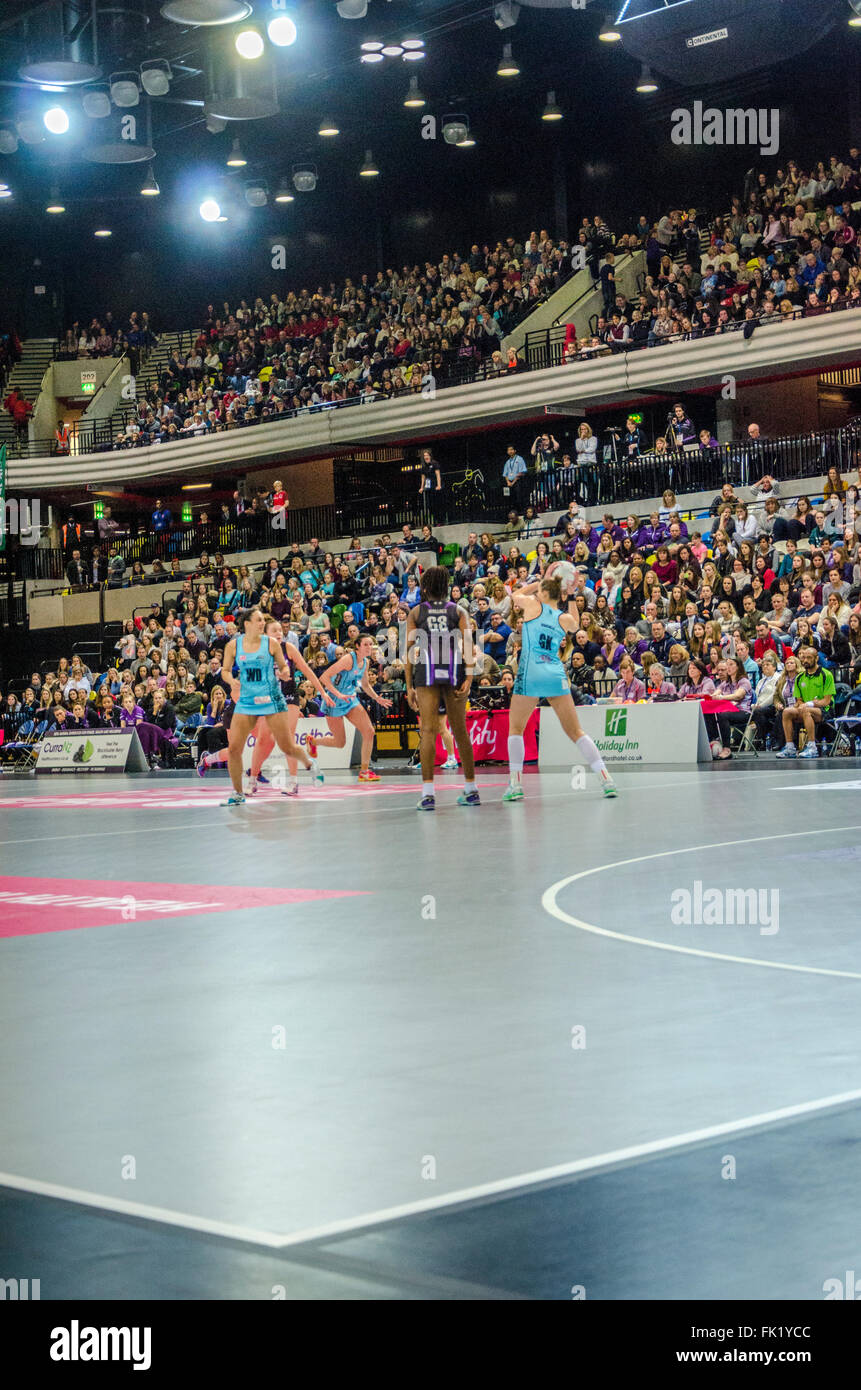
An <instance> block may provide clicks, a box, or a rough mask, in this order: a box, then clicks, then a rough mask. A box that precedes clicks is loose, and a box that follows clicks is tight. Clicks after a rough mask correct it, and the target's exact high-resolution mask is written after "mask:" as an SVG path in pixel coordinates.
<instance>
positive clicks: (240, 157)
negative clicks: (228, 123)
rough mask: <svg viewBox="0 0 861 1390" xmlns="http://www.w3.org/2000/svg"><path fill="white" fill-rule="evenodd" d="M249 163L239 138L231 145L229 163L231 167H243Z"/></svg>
mask: <svg viewBox="0 0 861 1390" xmlns="http://www.w3.org/2000/svg"><path fill="white" fill-rule="evenodd" d="M247 163H248V160H247V159H246V158H245V155H244V154H243V153H242V150H241V148H240V145H239V141H238V140H234V142H233V144H232V145H231V147H230V154H229V155H228V156H227V164H228V168H230V169H242V168H244V167H245V165H246V164H247Z"/></svg>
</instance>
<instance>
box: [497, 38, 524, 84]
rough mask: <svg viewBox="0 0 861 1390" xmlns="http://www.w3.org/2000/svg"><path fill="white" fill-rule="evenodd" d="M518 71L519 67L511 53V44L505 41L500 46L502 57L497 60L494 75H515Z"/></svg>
mask: <svg viewBox="0 0 861 1390" xmlns="http://www.w3.org/2000/svg"><path fill="white" fill-rule="evenodd" d="M519 72H520V67H519V65H518V63H517V61H516V60H515V58H514V57H513V55H512V52H511V44H510V43H506V44H504V45H503V48H502V57H501V58H500V60H499V67H498V68H497V69H496V75H497V77H516V76H517V74H518V73H519Z"/></svg>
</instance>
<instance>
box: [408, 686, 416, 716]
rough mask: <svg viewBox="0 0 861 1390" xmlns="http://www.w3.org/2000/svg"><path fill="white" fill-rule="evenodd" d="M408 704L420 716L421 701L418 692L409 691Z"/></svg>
mask: <svg viewBox="0 0 861 1390" xmlns="http://www.w3.org/2000/svg"><path fill="white" fill-rule="evenodd" d="M407 704H408V705H409V707H410V709H412V710H415V712H416V714H418V712H419V701H418V696H417V695H416V692H415V690H413V689H410V690H408V691H407Z"/></svg>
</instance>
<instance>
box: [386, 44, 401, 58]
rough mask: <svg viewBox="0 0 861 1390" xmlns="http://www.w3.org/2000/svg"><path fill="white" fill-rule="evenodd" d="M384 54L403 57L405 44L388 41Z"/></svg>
mask: <svg viewBox="0 0 861 1390" xmlns="http://www.w3.org/2000/svg"><path fill="white" fill-rule="evenodd" d="M382 54H383V57H384V58H402V57H403V54H404V47H403V44H400V43H387V44H384V46H383V49H382Z"/></svg>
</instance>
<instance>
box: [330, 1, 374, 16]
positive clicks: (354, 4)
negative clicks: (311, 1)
mask: <svg viewBox="0 0 861 1390" xmlns="http://www.w3.org/2000/svg"><path fill="white" fill-rule="evenodd" d="M335 9H336V10H337V11H338V14H339V15H340V16H341V18H342V19H364V18H365V15H366V14H367V13H368V0H338V3H337V5H336V6H335Z"/></svg>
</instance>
